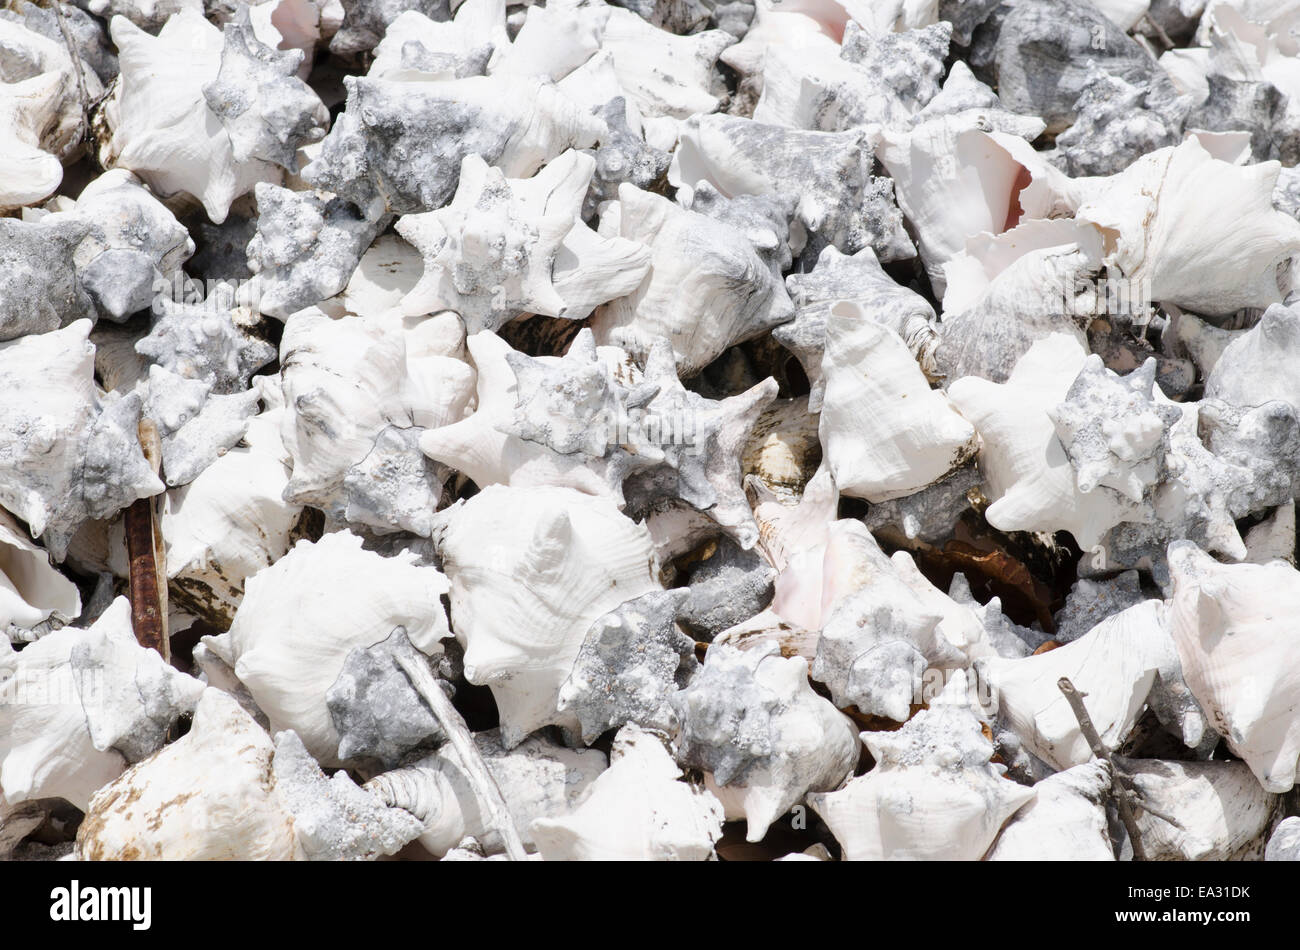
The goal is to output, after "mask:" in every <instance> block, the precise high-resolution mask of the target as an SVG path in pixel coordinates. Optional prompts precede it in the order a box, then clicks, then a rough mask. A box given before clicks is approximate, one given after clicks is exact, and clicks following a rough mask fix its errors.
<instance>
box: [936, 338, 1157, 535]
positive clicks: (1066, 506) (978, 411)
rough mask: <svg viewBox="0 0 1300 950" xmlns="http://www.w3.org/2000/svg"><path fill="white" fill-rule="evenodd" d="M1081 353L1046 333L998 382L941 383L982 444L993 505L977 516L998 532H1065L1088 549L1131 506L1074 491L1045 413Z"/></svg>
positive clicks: (1101, 493) (1111, 496)
mask: <svg viewBox="0 0 1300 950" xmlns="http://www.w3.org/2000/svg"><path fill="white" fill-rule="evenodd" d="M1087 357H1088V354H1087V351H1086V350H1085V349H1084V347H1083V345H1082V344H1081V343H1079V342H1078V340H1077V339H1075V338H1074V337H1072V336H1069V335H1065V334H1052V335H1051V336H1048V337H1045V338H1044V339H1042V340H1039V341H1038V342H1036V343H1034V345H1033V346H1031V347H1030V348H1029V351H1028V352H1027V353H1026V354H1025V355H1024V356H1022V357H1021V358H1020V359H1019V360H1018V361H1017V362H1016V366H1015V369H1013V370H1012V371H1011V375H1010V376H1009V377H1008V379H1007V381H1006V382H1005V383H1002V384H998V383H991V382H989V381H988V380H986V379H981V378H979V377H976V376H967V377H965V378H963V379H959V380H957V381H956V382H955V383H953V384H952V385H951V386H949V387H948V395H949V396H950V397H951V398H952V401H953V402H954V403H955V404H956V406H957V408H958V409H960V410H961V412H962V413H963V415H965V416H966V418H968V419H970V420H971V421H972V422H973V423H974V424H975V427H976V429H977V430H978V431H979V434H980V438H981V439H982V441H983V445H982V447H981V448H980V456H979V458H980V471H981V472H982V473H983V474H984V494H985V495H986V496H987V497H988V498H989V499H991V500H992V502H993V503H992V504H991V505H990V506H989V507H988V509H987V510H986V511H985V515H984V516H985V518H987V519H988V522H989V524H991V525H993V527H995V528H997V529H998V530H1000V531H1044V532H1053V531H1058V530H1064V531H1069V532H1070V534H1072V535H1073V536H1074V539H1075V540H1076V541H1077V542H1078V544H1079V547H1081V548H1083V549H1084V550H1085V551H1088V550H1091V549H1092V548H1094V547H1096V546H1097V545H1098V543H1099V542H1100V541H1101V538H1102V536H1103V534H1104V533H1105V531H1106V529H1107V528H1109V527H1111V526H1112V525H1115V524H1117V523H1118V522H1120V521H1121V520H1125V519H1126V518H1128V517H1129V516H1130V514H1131V513H1132V512H1133V511H1134V510H1135V509H1136V506H1134V505H1133V504H1132V503H1131V502H1128V501H1126V500H1125V499H1124V498H1123V497H1122V496H1121V495H1120V494H1119V493H1118V492H1114V491H1112V490H1111V489H1108V488H1101V487H1098V488H1095V489H1093V491H1091V492H1089V493H1087V494H1084V493H1083V492H1081V491H1079V488H1078V485H1077V483H1076V475H1075V471H1074V468H1073V466H1071V465H1070V459H1069V456H1068V455H1066V452H1065V448H1064V447H1063V446H1062V445H1061V442H1060V439H1058V438H1057V435H1056V429H1055V427H1054V425H1053V423H1052V420H1051V418H1050V417H1049V416H1048V414H1047V412H1046V408H1045V407H1048V406H1054V405H1056V404H1058V403H1059V402H1061V400H1062V399H1064V398H1065V396H1066V394H1067V392H1068V391H1069V387H1070V385H1071V384H1072V383H1073V381H1074V379H1075V377H1077V376H1078V374H1079V372H1080V371H1081V370H1082V369H1083V367H1084V364H1085V363H1086V361H1087ZM1032 407H1044V408H1040V409H1034V408H1032Z"/></svg>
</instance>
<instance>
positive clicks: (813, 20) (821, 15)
mask: <svg viewBox="0 0 1300 950" xmlns="http://www.w3.org/2000/svg"><path fill="white" fill-rule="evenodd" d="M814 6H816V7H817V8H816V9H810V8H812V7H814ZM837 13H838V14H839V16H835V14H837ZM847 21H848V14H847V12H846V11H845V10H844V8H843V6H842V5H840V4H839V3H836V2H834V0H831V2H827V3H824V4H820V5H815V4H803V3H796V4H787V3H780V4H779V5H778V4H774V3H773V2H772V0H756V2H755V3H754V19H753V21H751V23H750V25H749V29H748V30H746V31H745V35H744V38H743V39H741V41H740V42H739V43H737V44H736V45H735V46H729V47H727V49H725V50H723V51H722V56H721V57H720V59H721V60H722V61H723V62H724V63H726V64H727V65H728V66H730V67H731V68H732V69H734V70H736V72H738V73H739V74H740V75H741V77H742V78H743V79H744V80H745V81H746V82H747V83H748V84H749V85H750V86H752V87H754V91H755V92H761V91H762V81H763V64H764V62H765V60H766V54H767V51H768V49H769V48H771V47H773V46H788V47H791V48H792V49H795V50H799V51H801V52H803V53H804V55H808V56H820V57H823V58H834V57H836V56H839V54H840V50H839V45H838V43H839V40H840V39H841V38H842V37H843V35H844V24H845V23H846V22H847Z"/></svg>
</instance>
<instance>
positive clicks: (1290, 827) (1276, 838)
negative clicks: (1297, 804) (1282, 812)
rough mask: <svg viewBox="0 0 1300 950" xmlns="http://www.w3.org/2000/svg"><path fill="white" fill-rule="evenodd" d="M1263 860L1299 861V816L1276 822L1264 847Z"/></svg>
mask: <svg viewBox="0 0 1300 950" xmlns="http://www.w3.org/2000/svg"><path fill="white" fill-rule="evenodd" d="M1264 860H1265V861H1300V817H1294V816H1293V817H1291V818H1287V819H1284V820H1283V821H1280V822H1278V824H1277V827H1276V828H1274V829H1273V834H1272V835H1271V836H1270V837H1269V839H1268V847H1267V848H1265V849H1264Z"/></svg>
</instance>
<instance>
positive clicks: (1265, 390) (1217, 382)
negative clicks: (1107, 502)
mask: <svg viewBox="0 0 1300 950" xmlns="http://www.w3.org/2000/svg"><path fill="white" fill-rule="evenodd" d="M1297 356H1300V313H1297V312H1296V311H1294V310H1291V309H1289V308H1287V307H1284V306H1281V305H1279V304H1273V305H1271V306H1269V308H1268V309H1267V310H1265V311H1264V314H1263V316H1261V317H1260V319H1259V323H1257V324H1256V325H1255V326H1254V327H1252V328H1251V329H1250V330H1247V331H1245V332H1243V333H1239V334H1238V335H1237V336H1236V337H1235V338H1234V339H1233V340H1232V342H1231V343H1230V344H1229V345H1228V346H1226V347H1225V348H1224V350H1223V354H1222V355H1221V356H1220V357H1219V359H1218V361H1217V362H1216V363H1215V367H1214V369H1213V370H1211V371H1210V373H1209V374H1208V376H1207V378H1206V380H1205V401H1204V403H1203V406H1202V410H1203V412H1204V415H1203V416H1202V422H1203V423H1206V425H1205V428H1207V429H1208V432H1207V433H1206V435H1207V436H1208V438H1207V439H1206V442H1207V444H1208V445H1209V447H1210V449H1211V450H1212V451H1213V452H1214V453H1215V455H1218V456H1221V457H1225V458H1226V459H1227V460H1230V461H1232V462H1234V463H1236V464H1237V465H1241V466H1243V467H1245V468H1247V469H1248V470H1251V471H1252V474H1254V475H1255V480H1256V484H1255V485H1254V486H1252V490H1253V491H1254V492H1259V491H1260V489H1261V487H1263V486H1262V484H1261V483H1263V482H1264V480H1265V473H1264V471H1263V468H1264V466H1265V464H1267V463H1272V466H1273V467H1274V468H1276V469H1279V471H1277V472H1275V473H1274V477H1276V478H1280V480H1281V482H1282V484H1281V485H1280V486H1278V487H1279V488H1280V494H1279V496H1278V497H1272V498H1268V499H1256V498H1252V499H1250V504H1249V507H1250V508H1257V507H1263V504H1267V503H1270V502H1271V503H1280V502H1281V501H1283V500H1289V498H1290V497H1292V495H1293V494H1294V487H1295V486H1294V484H1293V483H1294V479H1295V472H1294V468H1295V462H1294V458H1295V453H1296V451H1297V447H1296V444H1295V443H1296V441H1297V435H1296V428H1297V425H1296V422H1295V417H1296V416H1297V415H1300V383H1297V381H1296V380H1295V379H1294V378H1292V374H1290V373H1288V372H1287V371H1286V369H1285V367H1287V366H1289V365H1290V364H1291V362H1292V361H1293V360H1294V359H1296V358H1297ZM1206 409H1208V410H1210V411H1208V412H1205V411H1204V410H1206ZM1283 496H1285V497H1283ZM1261 502H1263V504H1261ZM1242 507H1243V508H1244V507H1246V505H1242ZM1240 513H1241V514H1244V513H1245V512H1244V511H1242V512H1240Z"/></svg>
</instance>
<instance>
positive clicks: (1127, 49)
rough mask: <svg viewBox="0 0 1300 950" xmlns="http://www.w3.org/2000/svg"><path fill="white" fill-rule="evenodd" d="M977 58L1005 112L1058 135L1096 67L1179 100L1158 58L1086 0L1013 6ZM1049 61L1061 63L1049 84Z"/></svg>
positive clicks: (980, 42) (982, 40) (979, 41)
mask: <svg viewBox="0 0 1300 950" xmlns="http://www.w3.org/2000/svg"><path fill="white" fill-rule="evenodd" d="M972 56H979V57H980V58H982V59H984V60H985V61H987V62H988V63H989V64H990V67H991V69H990V72H991V76H992V79H993V80H996V82H995V85H996V86H997V89H998V95H999V97H1000V98H1001V99H1002V101H1003V102H1004V103H1005V104H1006V107H1007V108H1009V109H1012V110H1013V111H1015V112H1021V113H1025V114H1027V115H1037V116H1042V117H1043V118H1044V119H1046V120H1047V122H1048V131H1049V132H1052V133H1057V132H1061V131H1064V130H1065V129H1066V128H1067V127H1068V126H1069V125H1070V124H1071V123H1072V122H1073V121H1074V119H1075V115H1076V113H1075V111H1074V104H1075V102H1076V101H1077V100H1078V98H1079V93H1080V91H1081V90H1082V88H1083V85H1084V84H1085V83H1086V82H1087V78H1088V75H1089V67H1090V66H1091V65H1092V64H1095V65H1096V66H1098V67H1100V68H1101V69H1104V70H1105V71H1106V72H1107V73H1108V74H1110V75H1112V76H1119V77H1120V78H1122V79H1124V80H1125V81H1127V82H1129V83H1132V84H1133V85H1137V86H1147V85H1150V86H1151V87H1152V89H1153V92H1154V93H1157V94H1158V95H1159V96H1160V97H1161V98H1162V100H1172V99H1173V98H1174V90H1173V86H1172V84H1171V83H1170V82H1169V80H1168V78H1167V77H1166V76H1165V75H1164V73H1163V71H1162V70H1160V69H1159V67H1158V66H1157V64H1156V62H1155V59H1154V58H1153V57H1152V56H1151V55H1150V54H1149V53H1148V52H1147V51H1146V50H1145V49H1144V48H1143V47H1142V46H1140V45H1139V44H1138V43H1137V42H1136V41H1135V40H1133V39H1132V38H1131V37H1130V36H1128V35H1127V34H1126V33H1125V30H1124V28H1122V27H1120V26H1117V25H1116V24H1115V23H1114V22H1113V21H1112V20H1111V19H1109V18H1108V17H1107V16H1106V15H1105V14H1104V13H1102V11H1101V10H1099V9H1098V8H1097V6H1095V5H1094V4H1092V3H1089V2H1085V0H1061V2H1060V3H1057V4H1055V5H1053V6H1050V7H1048V6H1043V5H1041V4H1036V3H1031V4H1017V5H1015V6H1012V7H1009V8H1008V12H1007V14H1006V16H1004V17H1002V18H1001V24H1000V27H999V29H998V30H995V31H990V32H989V33H988V35H987V36H985V37H978V36H977V37H976V38H975V45H974V47H973V52H972ZM1045 62H1051V63H1053V64H1056V66H1055V69H1054V72H1053V76H1052V78H1051V79H1050V80H1049V79H1047V78H1045V77H1044V74H1043V72H1042V64H1043V63H1045ZM1153 98H1154V96H1153Z"/></svg>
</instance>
